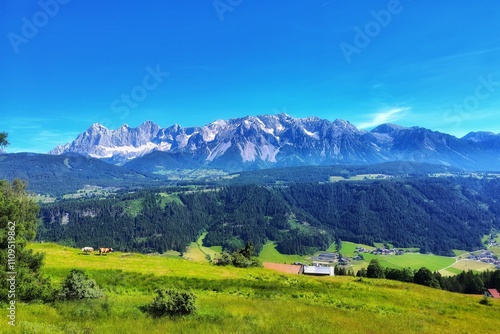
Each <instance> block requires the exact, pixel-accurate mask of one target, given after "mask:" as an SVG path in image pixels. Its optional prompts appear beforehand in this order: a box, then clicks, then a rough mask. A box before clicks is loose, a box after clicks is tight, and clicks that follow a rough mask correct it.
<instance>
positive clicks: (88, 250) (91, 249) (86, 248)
mask: <svg viewBox="0 0 500 334" xmlns="http://www.w3.org/2000/svg"><path fill="white" fill-rule="evenodd" d="M93 251H94V248H92V247H83V248H82V252H83V253H89V254H90V253H92V252H93Z"/></svg>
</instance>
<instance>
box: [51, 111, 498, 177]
mask: <svg viewBox="0 0 500 334" xmlns="http://www.w3.org/2000/svg"><path fill="white" fill-rule="evenodd" d="M62 153H78V154H81V155H84V156H89V157H93V158H98V159H104V160H106V161H108V162H112V163H118V164H124V163H127V166H128V168H130V169H133V170H136V171H139V172H143V171H148V172H151V169H152V167H151V166H152V164H153V165H154V166H159V167H161V168H179V167H180V166H182V167H184V168H189V167H192V168H194V167H196V168H198V167H216V168H223V169H225V170H228V171H237V170H252V169H261V168H271V167H285V166H301V165H328V164H373V163H382V162H389V161H415V162H424V163H432V164H442V165H447V166H454V167H457V168H464V169H477V170H496V169H499V168H500V135H499V134H494V133H485V132H475V133H470V134H468V135H466V136H465V137H463V138H457V137H454V136H451V135H449V134H445V133H441V132H437V131H432V130H429V129H425V128H421V127H411V128H406V127H402V126H398V125H394V124H382V125H380V126H378V127H376V128H374V129H373V130H371V131H364V130H359V129H357V128H356V127H355V126H354V125H352V124H351V123H349V122H348V121H344V120H340V119H336V120H335V121H333V122H332V121H329V120H326V119H321V118H318V117H308V118H294V117H291V116H289V115H286V114H278V115H261V116H247V117H243V118H236V119H230V120H217V121H214V122H212V123H210V124H207V125H205V126H202V127H198V126H196V127H181V126H180V125H177V124H175V125H173V126H170V127H167V128H160V126H158V125H157V124H155V123H153V122H151V121H147V122H145V123H143V124H141V125H140V126H139V127H137V128H130V127H128V125H126V124H125V125H123V126H121V127H120V128H118V129H116V130H109V129H107V128H106V127H104V126H102V125H100V124H93V125H92V126H91V127H90V128H89V129H88V130H87V131H85V132H83V133H81V134H80V135H78V137H77V138H76V139H75V140H74V141H73V142H72V143H68V144H66V145H64V146H61V145H59V146H58V147H56V148H54V149H53V150H52V151H50V152H49V154H53V155H59V154H62Z"/></svg>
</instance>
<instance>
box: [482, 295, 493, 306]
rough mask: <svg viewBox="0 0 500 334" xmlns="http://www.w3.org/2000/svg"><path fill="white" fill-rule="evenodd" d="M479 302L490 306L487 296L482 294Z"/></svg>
mask: <svg viewBox="0 0 500 334" xmlns="http://www.w3.org/2000/svg"><path fill="white" fill-rule="evenodd" d="M479 304H481V305H487V306H491V301H490V299H489V298H488V297H486V296H484V297H483V298H482V299H481V300H480V301H479Z"/></svg>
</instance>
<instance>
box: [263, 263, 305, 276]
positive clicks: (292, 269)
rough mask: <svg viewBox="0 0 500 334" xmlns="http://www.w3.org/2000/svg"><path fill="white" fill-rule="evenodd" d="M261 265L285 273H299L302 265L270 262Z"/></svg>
mask: <svg viewBox="0 0 500 334" xmlns="http://www.w3.org/2000/svg"><path fill="white" fill-rule="evenodd" d="M263 265H264V268H267V269H272V270H276V271H280V272H282V273H287V274H300V270H301V268H302V266H298V265H293V264H281V263H272V262H264V263H263Z"/></svg>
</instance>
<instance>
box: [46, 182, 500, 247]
mask: <svg viewBox="0 0 500 334" xmlns="http://www.w3.org/2000/svg"><path fill="white" fill-rule="evenodd" d="M499 195H500V180H497V179H491V180H487V179H477V178H464V177H457V178H428V177H425V178H424V177H423V178H406V179H400V180H378V181H356V182H354V181H349V182H336V183H324V184H318V183H296V184H289V185H281V186H277V185H273V186H256V185H241V186H223V187H215V186H214V187H211V188H209V187H205V188H199V189H198V190H192V188H190V189H189V190H187V188H181V187H170V188H162V189H150V190H138V191H134V192H122V193H117V194H115V195H113V196H111V197H109V198H105V199H79V200H63V201H58V202H55V203H52V204H45V205H43V206H42V208H41V213H40V218H41V219H40V221H41V222H40V225H39V228H38V233H37V239H38V240H45V241H56V242H60V243H63V244H67V245H71V246H76V247H83V246H93V247H99V246H104V247H113V248H115V249H117V250H121V251H138V252H145V253H148V252H160V253H161V252H164V251H166V250H170V249H174V250H177V251H180V252H183V251H185V248H186V246H187V245H188V244H189V243H190V242H192V241H194V240H196V239H197V238H198V237H199V236H200V235H201V234H202V233H203V232H205V231H207V232H208V233H207V236H206V237H205V239H204V244H205V245H208V246H211V245H222V246H223V248H224V249H225V250H227V251H229V252H232V251H235V250H238V249H241V248H242V247H243V246H244V245H245V243H246V242H251V243H252V244H253V245H255V250H256V252H257V253H258V252H260V250H261V249H262V246H263V245H264V244H265V243H266V242H267V241H270V240H271V241H275V242H276V244H277V248H278V250H279V251H280V252H282V253H285V254H311V253H313V252H315V251H317V250H324V249H326V248H327V247H328V246H329V245H330V244H331V243H332V242H333V241H334V240H345V241H353V242H357V243H364V244H368V245H372V244H373V243H374V242H383V243H391V244H393V245H394V246H395V247H418V248H420V250H421V252H423V253H427V252H432V253H435V254H441V255H452V249H466V250H476V249H479V248H482V246H483V245H482V244H481V238H482V237H483V236H484V235H485V234H488V233H489V232H490V231H491V229H492V227H497V228H500V222H499V219H498V217H499V214H500V204H499V203H498V199H499V198H500V197H499Z"/></svg>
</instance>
